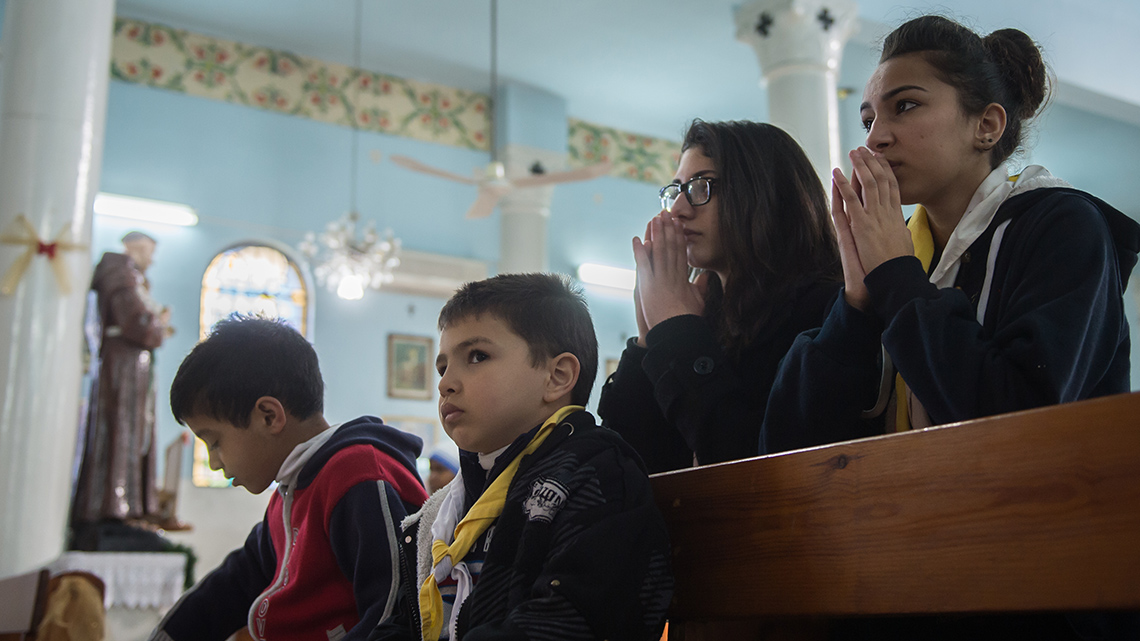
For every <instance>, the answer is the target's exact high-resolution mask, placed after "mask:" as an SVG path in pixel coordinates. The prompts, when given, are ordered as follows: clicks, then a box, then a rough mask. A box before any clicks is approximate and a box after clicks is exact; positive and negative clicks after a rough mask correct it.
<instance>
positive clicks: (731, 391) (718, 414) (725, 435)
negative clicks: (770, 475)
mask: <svg viewBox="0 0 1140 641" xmlns="http://www.w3.org/2000/svg"><path fill="white" fill-rule="evenodd" d="M840 285H841V284H840V283H832V282H816V283H808V284H805V285H802V286H800V287H799V288H797V289H795V290H794V292H793V296H792V298H791V300H789V301H788V302H787V304H785V305H783V306H782V307H781V308H780V309H779V310H777V314H776V316H775V317H774V318H773V320H772V322H771V323H769V324H768V326H767V327H765V328H764V330H763V331H762V332H761V333H760V335H759V336H757V337H756V339H755V340H753V342H752V344H751V345H749V346H748V347H747V348H745V349H744V350H743V351H742V352H741V354H740V355H739V357H737V358H730V357H729V355H728V354H727V353H726V352H725V350H724V348H722V347H721V345H720V343H719V342H718V341H717V338H716V335H715V333H714V331H713V328H712V326H711V325H710V324H709V323H708V321H706V320H705V319H704V318H701V317H699V316H695V315H684V316H676V317H673V318H670V319H667V320H665V321H662V322H660V323H658V324H657V325H656V326H655V327H654V328H653V329H651V330H650V331H649V334H648V335H647V336H646V337H645V341H646V343H647V346H648V347H647V348H643V347H640V346H638V345H637V339H636V338H631V339H630V340H629V344H628V345H627V347H626V349H625V351H624V352H623V353H622V356H621V361H620V362H619V364H618V368H617V371H615V372H614V374H613V375H612V376H611V377H610V379H609V380H608V381H607V382H606V385H605V387H604V388H603V389H602V396H601V400H600V401H599V403H598V415H599V416H601V418H602V424H603V425H605V426H606V427H609V428H610V429H613V430H615V431H617V432H618V433H619V434H621V435H622V438H624V439H625V440H626V442H628V443H629V444H630V445H632V446H633V448H634V449H635V450H637V452H638V454H640V455H641V457H642V458H643V459H644V460H645V464H646V467H648V468H649V471H650V472H651V473H656V472H664V471H668V470H676V469H680V468H686V467H691V466H692V465H693V463H694V455H695V458H696V462H697V463H699V464H701V465H707V464H710V463H720V462H722V461H731V460H735V459H742V458H747V457H750V456H756V454H757V453H758V452H757V442H758V439H759V435H760V424H761V422H762V421H763V419H764V409H765V406H766V402H767V398H768V391H769V390H770V389H771V387H772V381H773V380H774V379H775V377H776V368H777V365H778V364H779V362H780V359H781V358H783V356H784V354H785V353H786V352H787V351H788V348H789V347H790V346H791V344H792V341H793V340H794V339H795V337H796V335H797V334H799V333H800V332H802V331H804V330H807V329H811V328H813V327H819V325H820V323H822V322H823V318H824V316H825V315H826V314H827V310H828V309H829V307H830V302H831V301H832V300H833V299H834V297H835V294H836V292H837V291H838V290H839V288H840Z"/></svg>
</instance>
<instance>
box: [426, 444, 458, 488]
mask: <svg viewBox="0 0 1140 641" xmlns="http://www.w3.org/2000/svg"><path fill="white" fill-rule="evenodd" d="M428 461H430V463H431V468H430V469H431V471H430V472H429V473H428V477H427V490H428V494H433V493H435V491H436V490H438V489H439V488H441V487H443V486H445V485H447V484H448V483H450V482H451V479H453V478H455V474H456V473H457V472H459V451H458V450H457V449H456V448H455V446H454V445H452V444H451V443H440V444H439V445H436V446H435V449H433V450H432V452H431V456H429V457H428Z"/></svg>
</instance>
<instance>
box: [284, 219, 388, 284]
mask: <svg viewBox="0 0 1140 641" xmlns="http://www.w3.org/2000/svg"><path fill="white" fill-rule="evenodd" d="M359 221H360V214H357V213H356V212H355V211H351V212H349V213H347V214H345V215H344V216H342V217H341V218H340V219H339V220H335V221H333V222H331V223H329V224H328V227H327V228H326V229H325V231H323V232H321V233H320V235H317V234H314V233H313V232H309V233H308V234H305V240H303V241H301V244H300V245H299V249H300V250H301V253H302V254H304V255H305V257H306V258H308V259H309V260H310V261H312V262H313V263H314V264H315V265H316V266H315V267H314V268H313V275H314V276H316V278H317V282H318V283H320V284H321V285H325V286H327V287H328V288H329V289H330V290H332V291H335V292H336V295H337V296H340V297H341V298H344V299H346V300H359V299H360V298H362V297H363V296H364V289H365V288H366V287H370V288H372V289H380V288H381V287H383V286H384V285H386V284H388V283H390V282H392V270H393V269H395V268H397V267H399V266H400V239H398V238H395V237H394V236H393V235H392V230H391V229H385V230H384V233H383V235H381V234H380V233H378V232H377V231H376V224H375V223H373V222H369V223H368V224H367V225H365V226H364V229H363V230H362V233H360V234H357V229H356V228H357V223H359Z"/></svg>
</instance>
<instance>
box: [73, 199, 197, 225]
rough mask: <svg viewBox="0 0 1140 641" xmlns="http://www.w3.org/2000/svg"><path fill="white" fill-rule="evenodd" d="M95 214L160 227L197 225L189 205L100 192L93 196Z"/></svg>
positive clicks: (192, 209) (195, 215)
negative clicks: (153, 224) (138, 221)
mask: <svg viewBox="0 0 1140 641" xmlns="http://www.w3.org/2000/svg"><path fill="white" fill-rule="evenodd" d="M95 214H96V215H98V216H114V217H116V218H129V219H131V220H141V221H143V222H148V223H159V224H161V225H179V226H182V227H192V226H194V225H197V224H198V214H196V213H195V212H194V208H193V207H191V206H189V205H183V204H181V203H171V202H166V201H163V200H151V199H149V198H135V197H134V196H119V195H117V194H105V193H102V192H100V193H98V194H95Z"/></svg>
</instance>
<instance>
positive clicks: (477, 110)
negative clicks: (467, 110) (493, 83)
mask: <svg viewBox="0 0 1140 641" xmlns="http://www.w3.org/2000/svg"><path fill="white" fill-rule="evenodd" d="M486 108H487V107H486V105H484V104H483V103H481V102H477V103H475V113H477V114H481V113H483V110H484V109H486Z"/></svg>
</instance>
